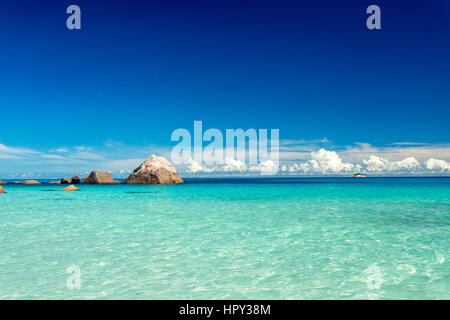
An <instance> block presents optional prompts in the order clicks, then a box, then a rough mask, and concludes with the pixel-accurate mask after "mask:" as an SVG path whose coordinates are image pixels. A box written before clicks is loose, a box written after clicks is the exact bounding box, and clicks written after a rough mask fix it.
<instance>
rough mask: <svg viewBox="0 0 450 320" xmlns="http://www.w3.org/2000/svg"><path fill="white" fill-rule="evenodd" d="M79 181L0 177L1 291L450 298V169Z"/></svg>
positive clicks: (0, 295) (15, 294) (66, 295)
mask: <svg viewBox="0 0 450 320" xmlns="http://www.w3.org/2000/svg"><path fill="white" fill-rule="evenodd" d="M79 187H80V189H81V191H78V192H58V191H57V190H58V189H60V188H61V186H60V185H45V184H44V185H12V184H9V185H5V186H4V188H5V189H6V191H7V192H8V193H7V194H0V299H450V254H449V252H450V179H449V178H366V179H350V178H285V179H281V178H279V179H262V178H256V179H203V180H202V179H195V180H194V179H191V180H189V179H186V183H185V184H183V185H172V186H142V185H109V186H105V185H103V186H99V185H97V186H96V185H81V186H79ZM71 266H72V267H75V268H79V271H80V277H79V279H80V282H79V284H80V288H79V289H77V288H73V283H74V282H73V279H74V278H73V277H74V276H76V272H75V273H68V270H67V269H68V267H71ZM73 270H74V269H73V268H72V269H69V271H72V272H73ZM68 283H69V286H68ZM70 284H72V285H70ZM70 288H72V289H70Z"/></svg>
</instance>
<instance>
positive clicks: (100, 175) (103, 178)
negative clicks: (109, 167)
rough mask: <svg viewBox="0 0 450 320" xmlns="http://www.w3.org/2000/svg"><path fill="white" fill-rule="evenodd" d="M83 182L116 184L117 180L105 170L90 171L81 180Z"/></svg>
mask: <svg viewBox="0 0 450 320" xmlns="http://www.w3.org/2000/svg"><path fill="white" fill-rule="evenodd" d="M81 183H85V184H116V183H120V182H119V181H116V180H114V179H113V178H112V177H111V173H109V172H106V171H92V172H91V173H90V174H89V175H88V176H87V177H85V178H83V180H81Z"/></svg>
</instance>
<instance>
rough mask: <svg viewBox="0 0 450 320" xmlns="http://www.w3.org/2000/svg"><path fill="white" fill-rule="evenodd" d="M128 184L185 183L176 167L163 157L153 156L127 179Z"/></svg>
mask: <svg viewBox="0 0 450 320" xmlns="http://www.w3.org/2000/svg"><path fill="white" fill-rule="evenodd" d="M126 183H128V184H177V183H183V180H182V179H181V177H180V176H179V175H178V172H177V170H176V169H175V167H174V166H173V165H172V164H171V163H170V162H169V161H167V160H166V159H165V158H163V157H157V156H155V155H151V156H150V157H148V158H147V160H145V161H144V162H143V163H142V164H141V165H140V166H139V167H138V168H136V169H135V170H134V171H133V173H132V174H131V175H130V176H129V177H128V178H126Z"/></svg>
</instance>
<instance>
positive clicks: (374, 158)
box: [0, 138, 450, 179]
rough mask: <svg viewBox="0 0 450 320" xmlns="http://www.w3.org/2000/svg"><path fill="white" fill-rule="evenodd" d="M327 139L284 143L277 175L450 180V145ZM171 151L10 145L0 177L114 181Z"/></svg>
mask: <svg viewBox="0 0 450 320" xmlns="http://www.w3.org/2000/svg"><path fill="white" fill-rule="evenodd" d="M330 144H331V141H330V140H328V139H325V138H324V139H321V140H315V141H305V140H281V141H280V163H279V171H278V175H289V176H327V175H336V176H339V175H344V176H348V175H350V174H353V173H356V172H361V173H365V174H367V175H374V176H376V175H397V176H421V175H422V176H423V175H437V176H442V175H449V174H450V144H426V143H413V142H401V143H393V144H391V145H389V146H385V147H375V146H372V145H370V144H368V143H355V144H354V145H351V146H344V147H342V146H334V145H330ZM170 151H171V148H170V147H161V146H151V145H148V146H143V147H137V146H135V147H130V146H126V145H123V144H121V143H118V142H113V141H107V142H105V143H104V145H103V146H102V147H97V148H93V147H88V146H73V147H60V148H54V149H50V150H47V151H39V150H35V149H31V148H24V147H16V146H7V145H5V144H2V143H0V165H1V166H0V178H5V179H8V178H10V179H14V178H60V177H62V176H70V175H72V174H75V173H77V174H81V175H83V174H87V173H89V172H90V171H91V170H107V171H110V172H111V173H112V174H113V175H114V176H115V177H119V178H120V177H125V176H127V175H129V174H130V173H131V172H132V171H133V170H134V169H135V168H136V167H137V166H138V165H139V164H140V163H141V162H142V161H143V160H145V158H147V157H148V156H150V155H151V154H157V155H162V156H164V157H166V158H167V159H168V160H169V161H170ZM275 166H276V163H275V162H273V161H271V160H268V161H264V162H262V163H259V164H257V165H249V164H247V163H245V162H243V161H240V160H237V159H232V158H226V159H225V163H224V164H221V165H206V164H204V163H199V162H196V161H194V160H191V161H190V163H188V164H186V165H178V166H176V167H177V170H178V171H179V172H180V174H182V175H183V176H185V177H195V176H256V175H259V174H260V172H261V171H264V170H267V171H268V172H270V171H271V170H273V168H274V167H275Z"/></svg>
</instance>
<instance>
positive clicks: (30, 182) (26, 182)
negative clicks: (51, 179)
mask: <svg viewBox="0 0 450 320" xmlns="http://www.w3.org/2000/svg"><path fill="white" fill-rule="evenodd" d="M24 184H41V183H40V182H39V181H36V180H27V181H25V182H24Z"/></svg>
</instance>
